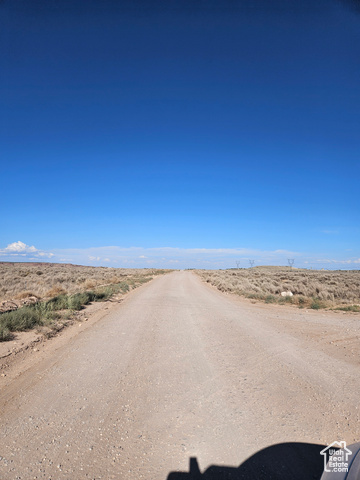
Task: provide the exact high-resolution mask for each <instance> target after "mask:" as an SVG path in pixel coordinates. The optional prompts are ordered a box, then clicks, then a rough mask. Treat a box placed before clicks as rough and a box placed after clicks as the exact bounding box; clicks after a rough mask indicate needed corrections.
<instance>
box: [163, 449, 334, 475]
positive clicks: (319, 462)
mask: <svg viewBox="0 0 360 480" xmlns="http://www.w3.org/2000/svg"><path fill="white" fill-rule="evenodd" d="M325 447H326V445H315V444H311V443H279V444H277V445H272V446H271V447H267V448H264V449H263V450H260V451H259V452H257V453H255V454H254V455H253V456H252V457H250V458H248V459H247V460H245V462H244V463H242V464H241V465H240V466H239V467H225V466H217V465H211V466H210V467H209V468H207V469H206V470H205V471H204V472H203V473H201V472H200V469H199V465H198V462H197V459H196V458H190V466H189V472H171V473H169V475H168V477H167V480H320V477H321V475H322V473H323V468H324V463H323V457H322V455H320V450H322V449H323V448H325Z"/></svg>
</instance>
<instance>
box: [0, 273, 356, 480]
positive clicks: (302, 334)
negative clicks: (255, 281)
mask: <svg viewBox="0 0 360 480" xmlns="http://www.w3.org/2000/svg"><path fill="white" fill-rule="evenodd" d="M358 341H359V315H350V314H346V315H345V314H340V313H331V312H330V313H329V312H312V311H309V310H305V309H303V310H300V309H296V308H293V307H286V306H284V307H281V306H274V305H265V304H252V303H251V302H250V301H248V300H244V299H240V298H236V297H233V296H230V295H229V296H227V295H224V294H222V293H220V292H218V291H217V290H215V289H214V288H213V287H210V286H208V285H206V284H204V283H202V281H201V280H200V279H199V277H197V275H196V274H194V273H192V272H174V273H171V274H168V275H165V276H161V277H158V278H156V279H155V280H153V281H152V282H151V283H149V284H147V285H144V286H143V287H141V288H139V289H137V290H135V291H134V292H132V293H131V294H130V295H129V296H128V297H127V298H126V299H125V301H124V302H123V303H122V304H121V305H118V306H116V308H114V309H112V310H111V311H110V313H109V314H108V315H106V316H104V317H103V318H102V319H101V320H99V321H98V322H97V323H95V324H93V325H92V326H91V328H88V329H86V330H84V331H83V332H82V333H81V334H79V335H76V336H75V337H74V338H73V339H72V340H71V341H69V342H68V343H66V344H63V345H62V346H61V347H59V348H57V349H54V350H53V351H49V352H48V354H47V355H45V356H44V357H43V358H42V359H41V361H40V362H38V363H37V364H36V365H32V366H31V368H28V369H27V370H26V371H24V372H23V373H22V374H21V375H20V376H18V378H16V379H15V380H14V381H13V382H12V383H11V384H6V385H5V386H4V387H3V388H2V389H1V393H0V409H1V410H0V412H1V413H0V420H1V432H0V478H1V479H2V480H8V479H23V480H24V479H25V480H28V479H47V480H49V479H71V480H72V479H74V480H82V479H124V480H130V479H131V480H137V479H149V480H166V479H167V478H168V476H169V474H170V473H171V472H173V473H172V474H171V475H170V477H171V478H172V479H173V478H174V479H176V478H179V479H180V478H181V479H182V478H184V479H185V478H189V479H190V478H198V477H197V476H196V475H195V474H194V475H193V476H190V475H185V474H183V475H180V474H176V473H175V472H188V471H189V459H190V458H191V457H196V459H197V462H198V466H199V468H200V471H201V472H204V471H205V470H206V469H207V468H208V467H209V466H210V465H217V466H218V467H219V468H218V470H216V472H220V473H221V472H223V476H220V474H219V475H218V476H216V475H215V474H214V476H211V477H210V476H209V475H208V476H206V475H204V476H203V477H204V478H205V477H206V478H214V479H215V478H226V479H227V478H234V479H235V478H250V477H251V475H250V474H249V473H248V474H246V475H245V473H244V471H245V470H241V468H240V469H236V468H235V467H239V466H240V465H244V462H245V461H246V459H248V458H249V457H251V456H252V455H254V454H256V453H257V452H259V451H261V450H262V449H264V448H267V447H271V446H274V445H276V444H279V443H282V444H286V445H288V446H289V448H288V450H286V448H287V447H286V445H284V449H285V450H284V449H283V450H282V455H285V456H287V457H289V458H290V457H291V452H293V453H294V452H295V451H296V448H297V447H296V445H295V446H294V444H295V443H296V444H298V443H299V442H302V443H304V444H308V445H309V449H310V445H314V444H318V445H327V444H328V443H331V442H333V441H335V440H346V441H347V442H348V443H352V442H354V441H358V440H359V439H360V428H359V411H358V405H359V349H358ZM274 448H275V447H273V449H274ZM275 450H276V448H275V449H274V451H275ZM305 450H306V448H305ZM270 451H271V450H270ZM309 451H310V450H309ZM284 452H285V454H284ZM299 455H300V456H301V455H303V460H304V470H306V468H308V467H306V466H305V463H306V452H305V453H301V454H300V453H299V454H298V457H299ZM295 456H296V452H295ZM255 458H256V457H255ZM297 461H299V458H297ZM261 462H263V460H261ZM261 462H260V463H261ZM255 463H256V462H255ZM245 464H246V462H245ZM223 465H226V466H229V467H233V468H232V469H230V468H229V469H227V470H226V469H223V470H221V466H223ZM251 468H255V467H254V465H253V466H252V467H251ZM267 468H270V467H267V466H266V465H265V464H262V465H258V469H259V470H258V471H256V472H255V470H254V471H252V472H253V477H251V478H254V479H255V478H256V479H262V478H264V479H265V478H269V479H270V478H272V479H277V478H281V479H282V478H304V476H301V474H300V473H299V467H298V463H296V461H294V462H292V461H289V462H288V463H287V464H286V461H285V460H284V464H283V465H282V466H281V468H282V469H284V471H285V470H286V472H285V474H284V476H281V475H280V474H279V476H276V475H277V474H278V473H279V472H276V471H275V470H276V469H275V470H274V472H273V476H271V475H270V474H269V470H266V469H267ZM278 468H280V467H278ZM292 468H293V470H294V471H292V470H291V469H292ZM214 471H215V470H213V472H214ZM209 472H210V470H209ZM224 472H225V473H224ZM226 472H227V473H226ZM229 472H230V473H231V472H232V475H233V476H231V475H230V473H229ZM298 473H299V475H298V477H297V474H298ZM225 474H226V475H228V476H225ZM229 475H230V476H229ZM170 477H169V478H170ZM199 478H201V477H199ZM307 478H310V479H311V478H318V477H316V472H315V473H314V476H313V477H311V476H308V477H307Z"/></svg>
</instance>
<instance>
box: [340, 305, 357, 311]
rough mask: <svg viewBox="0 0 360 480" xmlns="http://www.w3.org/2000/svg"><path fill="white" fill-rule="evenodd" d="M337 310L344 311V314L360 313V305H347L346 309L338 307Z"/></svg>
mask: <svg viewBox="0 0 360 480" xmlns="http://www.w3.org/2000/svg"><path fill="white" fill-rule="evenodd" d="M335 310H343V311H344V312H360V305H346V307H337V308H335Z"/></svg>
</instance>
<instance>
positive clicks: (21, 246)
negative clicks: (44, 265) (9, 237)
mask: <svg viewBox="0 0 360 480" xmlns="http://www.w3.org/2000/svg"><path fill="white" fill-rule="evenodd" d="M4 251H5V252H9V253H11V252H17V253H33V252H37V249H36V248H35V247H34V246H32V247H30V246H29V245H26V243H23V242H20V241H18V242H14V243H10V244H9V245H8V246H7V247H5V248H4Z"/></svg>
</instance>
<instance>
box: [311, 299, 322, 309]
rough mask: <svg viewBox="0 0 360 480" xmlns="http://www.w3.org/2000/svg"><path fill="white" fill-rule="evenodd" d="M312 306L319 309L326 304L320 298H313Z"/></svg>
mask: <svg viewBox="0 0 360 480" xmlns="http://www.w3.org/2000/svg"><path fill="white" fill-rule="evenodd" d="M310 308H312V309H313V310H319V309H320V308H325V305H324V304H323V303H321V302H320V299H319V298H313V300H312V302H311V304H310Z"/></svg>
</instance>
